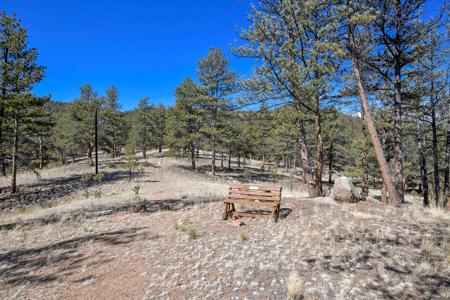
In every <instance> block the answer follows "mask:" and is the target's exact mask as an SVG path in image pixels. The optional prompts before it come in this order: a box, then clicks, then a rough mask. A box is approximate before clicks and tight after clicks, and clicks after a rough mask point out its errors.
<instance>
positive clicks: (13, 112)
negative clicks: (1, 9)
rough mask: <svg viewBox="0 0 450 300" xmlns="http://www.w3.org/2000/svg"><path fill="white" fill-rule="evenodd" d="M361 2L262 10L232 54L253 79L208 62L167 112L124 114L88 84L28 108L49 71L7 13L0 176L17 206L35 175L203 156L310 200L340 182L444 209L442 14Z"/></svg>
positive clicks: (110, 93)
mask: <svg viewBox="0 0 450 300" xmlns="http://www.w3.org/2000/svg"><path fill="white" fill-rule="evenodd" d="M366 2H367V1H366ZM366 2H358V3H354V2H348V3H346V2H343V3H340V4H337V3H332V2H326V1H325V2H323V3H322V2H321V1H307V2H304V3H303V2H298V1H283V2H278V1H260V3H258V5H255V6H254V7H253V9H252V12H251V14H249V15H248V19H249V21H250V23H251V25H250V26H249V27H248V28H247V29H243V30H242V32H241V41H242V44H241V45H237V46H236V47H234V48H233V52H234V53H235V55H237V56H240V57H243V59H244V58H245V57H251V58H253V59H256V60H257V61H259V63H258V64H257V65H256V66H255V68H254V75H253V76H251V77H247V78H239V77H238V75H237V73H235V72H233V70H231V69H230V67H229V62H228V59H227V57H225V56H224V54H223V52H222V51H221V50H220V49H216V48H211V49H209V52H208V53H207V54H206V56H205V57H204V58H202V59H200V60H199V61H198V68H197V74H198V77H197V78H188V77H187V78H186V79H185V80H184V81H183V82H180V84H179V86H178V88H177V89H176V90H175V91H173V93H174V95H175V97H176V100H175V104H173V105H169V106H167V105H166V106H164V105H162V104H156V103H157V102H158V101H157V99H152V98H151V97H143V98H142V99H141V100H139V104H138V106H137V107H136V108H135V109H133V110H132V111H127V112H125V111H123V110H122V109H121V104H120V101H121V99H120V91H118V90H117V89H116V88H115V87H114V85H111V87H110V88H109V89H107V90H106V91H96V90H94V88H93V87H92V86H91V85H90V84H89V83H86V84H85V85H83V86H82V87H80V95H79V97H78V98H76V99H73V101H71V102H69V103H58V102H54V100H53V99H51V97H36V96H34V95H33V94H32V88H33V86H34V85H35V84H36V83H38V82H39V81H41V80H42V79H43V78H44V76H45V67H43V66H39V65H38V64H37V63H36V59H37V56H38V51H37V49H35V48H31V47H29V46H28V44H27V32H26V30H24V29H23V28H22V27H21V25H20V21H19V20H18V19H17V17H16V16H15V15H12V16H8V15H6V13H2V15H1V44H0V48H1V51H2V62H1V77H0V83H1V90H2V96H1V99H2V101H1V106H0V108H1V111H0V112H1V116H2V118H1V123H0V128H1V131H0V147H1V152H0V153H1V162H2V163H1V166H2V167H1V172H2V174H3V176H6V175H11V176H12V181H11V192H12V193H14V192H15V191H16V185H17V183H16V180H15V178H16V173H17V170H19V171H25V170H33V171H36V173H37V174H38V170H39V169H42V168H44V167H45V166H46V165H49V164H53V163H60V164H65V163H70V162H71V161H72V162H73V161H75V159H76V158H77V157H84V156H86V157H87V158H88V160H89V163H90V164H91V165H92V166H93V165H94V160H95V159H94V158H95V149H98V151H102V152H106V153H109V154H110V155H111V156H112V157H113V158H115V157H118V156H120V155H122V154H123V152H124V150H125V148H126V147H127V146H128V148H135V150H136V151H142V152H143V154H144V157H146V153H147V151H148V150H149V149H153V148H157V149H158V150H159V151H162V149H163V148H167V149H169V150H170V152H169V153H171V154H172V155H176V156H186V157H190V158H191V162H192V168H195V160H196V157H197V156H198V155H196V153H198V151H199V150H205V151H209V152H210V153H211V155H212V160H211V174H213V175H214V174H215V171H216V169H215V168H216V166H217V165H219V164H220V167H222V168H223V167H225V166H227V160H228V161H230V160H231V157H232V156H237V157H238V161H239V165H240V164H241V161H242V164H243V165H244V164H245V160H246V158H252V157H253V158H257V159H261V160H263V161H264V162H265V164H264V165H263V167H267V168H269V167H270V166H271V165H272V164H277V165H282V166H283V167H284V168H285V169H286V171H288V170H293V172H294V173H295V172H296V170H297V169H296V168H297V167H300V169H301V171H299V172H298V173H301V177H302V180H303V182H304V183H305V184H307V186H308V190H309V193H310V195H311V196H318V195H321V194H323V189H322V180H323V177H324V176H325V175H324V172H327V173H328V175H327V176H328V177H329V178H328V180H329V181H330V182H331V181H332V173H333V172H339V173H340V174H345V175H348V176H351V177H353V178H355V179H356V180H357V181H359V182H360V185H361V189H362V192H363V193H365V194H367V191H368V188H369V187H371V186H374V187H377V188H381V183H383V184H382V187H383V191H386V192H385V193H383V195H384V196H386V195H389V197H388V198H389V201H390V202H392V203H394V204H398V203H401V202H402V201H403V198H404V196H403V195H404V193H405V192H409V191H411V190H412V189H413V190H416V191H417V192H419V193H421V194H422V196H423V199H424V200H423V201H424V205H426V206H428V205H429V203H430V202H433V203H434V204H435V205H441V206H444V207H445V206H446V203H447V198H448V197H447V196H448V189H449V188H448V186H449V164H450V158H449V157H450V118H449V106H450V102H449V101H450V100H449V84H448V76H449V71H448V70H449V69H448V26H445V25H448V23H447V22H446V21H447V14H448V13H447V10H446V7H445V6H442V8H441V11H438V12H436V14H435V15H432V16H429V15H427V16H424V15H423V11H422V8H425V7H426V4H427V2H426V1H423V0H420V1H416V0H414V1H399V2H392V3H391V2H389V3H388V2H386V3H385V2H380V3H372V4H371V3H369V2H370V1H369V2H367V3H366ZM319 3H320V5H319ZM375 12H376V13H375ZM205 51H206V49H205ZM111 84H113V83H111ZM49 94H51V91H49ZM96 130H97V131H96ZM96 145H97V147H96ZM133 151H134V150H133ZM219 161H220V162H219ZM266 163H267V166H266ZM228 166H229V162H228Z"/></svg>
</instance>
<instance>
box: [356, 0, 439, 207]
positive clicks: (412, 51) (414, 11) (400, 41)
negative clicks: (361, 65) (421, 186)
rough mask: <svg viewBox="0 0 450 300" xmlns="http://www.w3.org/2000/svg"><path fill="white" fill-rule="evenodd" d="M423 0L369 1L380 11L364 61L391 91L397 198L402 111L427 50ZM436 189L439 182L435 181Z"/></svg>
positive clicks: (428, 26) (400, 184)
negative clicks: (416, 66)
mask: <svg viewBox="0 0 450 300" xmlns="http://www.w3.org/2000/svg"><path fill="white" fill-rule="evenodd" d="M425 2H426V0H395V1H372V2H370V3H369V4H370V5H371V6H372V7H374V8H375V9H376V10H377V11H378V12H379V13H378V14H377V15H376V16H377V18H375V22H374V25H375V26H374V30H373V38H374V41H375V44H376V45H375V47H374V50H373V51H371V53H370V54H371V55H368V56H366V57H365V59H364V62H365V63H366V64H368V65H369V66H370V67H371V68H373V69H374V70H375V71H376V72H377V74H378V76H379V77H380V79H381V80H383V84H384V85H385V86H386V87H387V89H388V90H389V91H390V92H391V93H390V95H391V96H390V98H391V99H390V100H391V101H389V102H388V104H390V105H392V108H393V122H394V124H393V128H394V133H395V134H394V165H395V167H394V170H395V188H396V191H397V196H398V198H399V201H403V200H404V195H403V193H404V191H403V177H404V174H403V173H404V171H403V157H404V154H403V125H402V122H403V119H404V116H403V114H404V113H403V110H404V107H405V105H406V104H407V103H405V101H406V100H407V98H406V97H405V95H407V93H408V89H409V87H408V85H409V84H410V82H411V80H412V79H413V77H414V76H415V72H414V70H413V68H414V63H415V62H417V60H418V59H419V58H420V57H422V56H423V55H424V54H425V53H426V47H424V45H423V41H424V40H426V37H427V34H428V33H429V31H430V30H431V29H432V28H433V26H434V25H433V22H425V21H423V20H422V18H421V17H422V16H421V13H422V12H421V11H422V9H423V8H424V5H425ZM437 187H438V189H439V181H438V182H437Z"/></svg>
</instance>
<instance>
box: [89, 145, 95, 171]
mask: <svg viewBox="0 0 450 300" xmlns="http://www.w3.org/2000/svg"><path fill="white" fill-rule="evenodd" d="M93 151H94V149H93V147H92V145H89V146H88V149H87V158H88V163H89V166H91V167H93V166H94V158H93V157H92V152H93Z"/></svg>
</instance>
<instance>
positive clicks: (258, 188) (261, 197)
mask: <svg viewBox="0 0 450 300" xmlns="http://www.w3.org/2000/svg"><path fill="white" fill-rule="evenodd" d="M228 199H233V200H247V201H249V200H250V201H251V200H254V201H261V202H280V201H281V186H274V185H263V184H231V185H230V189H229V191H228Z"/></svg>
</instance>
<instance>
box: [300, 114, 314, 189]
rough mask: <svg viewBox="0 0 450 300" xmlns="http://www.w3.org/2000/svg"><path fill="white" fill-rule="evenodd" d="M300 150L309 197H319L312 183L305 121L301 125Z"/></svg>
mask: <svg viewBox="0 0 450 300" xmlns="http://www.w3.org/2000/svg"><path fill="white" fill-rule="evenodd" d="M298 143H299V149H300V157H301V160H302V176H303V181H304V182H305V183H306V185H307V188H308V194H309V197H317V194H316V191H317V190H316V189H315V187H314V183H313V182H312V172H311V164H310V163H309V155H308V147H307V142H306V132H305V126H304V124H303V121H300V123H299V138H298Z"/></svg>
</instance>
